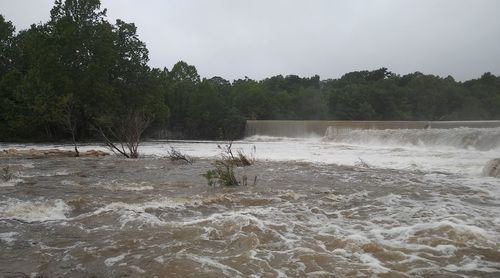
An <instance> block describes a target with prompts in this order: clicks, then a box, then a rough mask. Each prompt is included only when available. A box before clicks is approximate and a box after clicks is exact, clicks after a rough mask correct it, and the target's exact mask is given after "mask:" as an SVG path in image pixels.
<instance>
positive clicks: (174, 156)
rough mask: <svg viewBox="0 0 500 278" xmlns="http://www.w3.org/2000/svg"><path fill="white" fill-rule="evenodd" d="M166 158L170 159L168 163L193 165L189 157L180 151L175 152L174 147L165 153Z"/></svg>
mask: <svg viewBox="0 0 500 278" xmlns="http://www.w3.org/2000/svg"><path fill="white" fill-rule="evenodd" d="M167 158H168V159H170V161H182V162H186V163H188V164H193V161H194V159H193V158H192V157H189V156H187V155H185V154H183V153H181V152H180V151H178V150H176V149H175V148H174V147H170V151H168V153H167Z"/></svg>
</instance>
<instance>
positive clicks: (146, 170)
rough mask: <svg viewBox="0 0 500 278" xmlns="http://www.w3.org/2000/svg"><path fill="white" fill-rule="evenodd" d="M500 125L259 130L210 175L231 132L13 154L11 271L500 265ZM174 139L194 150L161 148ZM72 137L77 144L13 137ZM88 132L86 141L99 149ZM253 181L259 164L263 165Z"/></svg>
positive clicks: (455, 271)
mask: <svg viewBox="0 0 500 278" xmlns="http://www.w3.org/2000/svg"><path fill="white" fill-rule="evenodd" d="M499 138H500V129H499V128H487V129H481V128H457V129H449V130H439V129H433V130H393V131H387V130H354V131H349V130H347V131H346V130H344V131H334V130H330V132H329V133H327V134H326V135H325V136H324V137H310V138H281V137H265V136H252V137H249V138H247V139H245V140H242V141H238V142H235V143H234V145H233V148H234V149H235V150H238V149H241V150H243V151H244V152H246V153H247V154H249V155H251V156H255V158H256V159H257V162H256V164H255V165H252V166H249V167H245V168H239V169H237V175H238V176H242V175H246V176H248V177H254V176H256V177H257V183H256V184H255V185H254V186H239V187H232V188H220V187H209V186H208V185H207V182H206V180H205V179H204V177H203V176H202V174H203V173H205V172H206V171H207V170H209V169H211V168H212V167H213V166H212V165H213V159H214V157H216V156H217V155H218V153H219V152H220V150H219V149H218V148H217V145H218V144H221V142H189V141H177V142H162V141H155V142H146V143H145V144H143V147H142V148H141V149H140V150H141V151H142V154H143V155H144V156H143V157H142V158H140V159H136V160H129V159H122V158H120V157H114V156H109V157H104V158H72V157H49V158H37V159H33V158H29V157H12V156H5V157H0V166H2V167H6V166H9V172H10V173H12V174H13V177H12V178H11V179H10V180H9V181H0V250H2V252H0V276H1V277H155V276H156V277H500V180H499V179H498V178H492V177H485V176H484V175H483V174H482V172H481V171H482V168H483V167H484V165H485V164H486V162H487V161H488V160H489V159H492V158H495V157H500V140H499ZM171 146H173V147H175V148H176V149H178V150H180V151H181V152H183V153H187V154H189V155H192V156H195V157H198V159H197V160H196V161H195V163H193V164H192V165H189V164H183V163H179V162H171V161H169V160H168V159H165V158H162V156H164V155H165V154H166V152H167V151H168V150H169V148H170V147H171ZM52 147H58V148H63V149H71V146H67V145H56V146H54V145H15V144H0V149H6V148H40V149H43V148H52ZM95 148H98V146H95V145H87V146H82V149H83V150H85V149H95ZM252 180H253V179H252Z"/></svg>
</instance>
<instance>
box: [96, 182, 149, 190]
mask: <svg viewBox="0 0 500 278" xmlns="http://www.w3.org/2000/svg"><path fill="white" fill-rule="evenodd" d="M96 187H99V188H106V189H108V190H111V191H122V190H123V191H145V190H153V189H154V187H153V186H152V185H150V184H149V183H147V182H141V183H135V182H127V181H124V180H112V181H110V182H106V183H102V182H99V183H97V184H96Z"/></svg>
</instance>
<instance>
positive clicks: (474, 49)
mask: <svg viewBox="0 0 500 278" xmlns="http://www.w3.org/2000/svg"><path fill="white" fill-rule="evenodd" d="M52 3H53V1H52V0H31V1H29V0H2V2H1V4H0V6H1V13H2V14H4V16H5V17H6V18H7V19H8V20H11V21H12V22H13V23H14V24H15V25H16V26H17V27H18V29H20V28H21V29H23V28H27V27H28V26H29V25H30V24H31V23H34V22H40V21H46V20H47V19H48V17H49V10H50V8H51V6H52ZM102 4H103V7H105V8H107V9H108V17H109V19H110V20H111V21H114V20H115V19H116V18H121V19H123V20H125V21H128V22H134V23H135V24H136V25H137V26H138V28H139V30H138V33H139V35H140V37H141V39H142V40H143V41H145V42H146V43H147V45H148V49H149V50H150V58H151V62H150V64H151V66H155V67H164V66H166V67H168V68H171V67H172V65H173V64H174V63H175V62H177V61H178V60H184V61H186V62H188V63H190V64H194V65H195V66H196V67H197V69H198V71H199V72H200V74H201V75H202V76H205V77H210V76H213V75H220V76H222V77H224V78H227V79H234V78H241V77H244V76H249V77H251V78H256V79H260V78H264V77H268V76H271V75H275V74H299V75H305V76H310V75H314V74H319V75H320V76H321V77H322V78H323V79H325V78H335V77H339V76H340V75H342V74H343V73H345V72H348V71H352V70H362V69H375V68H379V67H382V66H385V67H387V68H389V69H390V70H391V71H393V72H397V73H402V74H404V73H408V72H414V71H422V72H424V73H432V74H437V75H441V76H447V75H453V76H454V77H455V78H457V79H459V80H464V79H470V78H476V77H478V76H480V75H481V74H482V73H483V72H486V71H491V72H492V73H494V74H496V75H499V74H500V55H498V53H500V1H496V0H480V1H478V0H464V1H458V0H440V1H435V0H419V1H409V0H372V1H362V0H345V1H332V0H311V1H292V0H273V1H268V0H267V1H266V0H253V1H245V0H211V1H201V0H200V1H194V0H169V1H163V0H144V1H137V0H120V1H118V0H102Z"/></svg>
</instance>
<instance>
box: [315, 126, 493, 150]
mask: <svg viewBox="0 0 500 278" xmlns="http://www.w3.org/2000/svg"><path fill="white" fill-rule="evenodd" d="M323 141H329V142H338V143H348V144H360V145H389V146H417V147H419V146H420V147H453V148H457V149H474V150H479V151H488V150H494V149H499V148H500V128H466V127H461V128H453V129H383V130H377V129H349V128H335V127H329V128H328V129H327V130H326V133H325V136H324V138H323Z"/></svg>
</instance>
